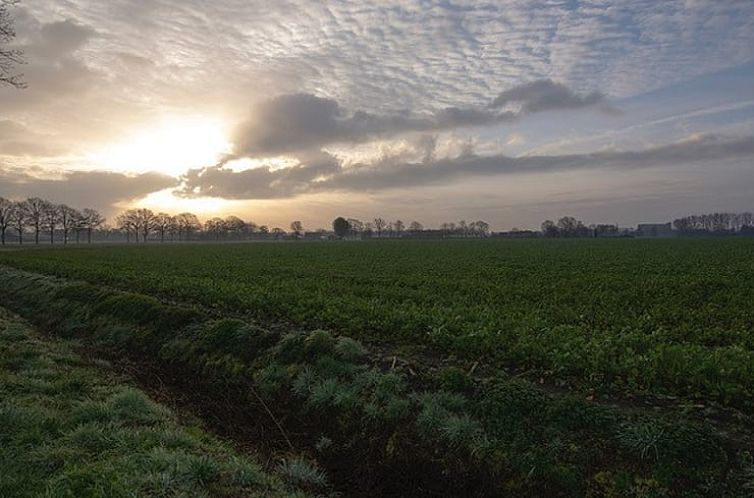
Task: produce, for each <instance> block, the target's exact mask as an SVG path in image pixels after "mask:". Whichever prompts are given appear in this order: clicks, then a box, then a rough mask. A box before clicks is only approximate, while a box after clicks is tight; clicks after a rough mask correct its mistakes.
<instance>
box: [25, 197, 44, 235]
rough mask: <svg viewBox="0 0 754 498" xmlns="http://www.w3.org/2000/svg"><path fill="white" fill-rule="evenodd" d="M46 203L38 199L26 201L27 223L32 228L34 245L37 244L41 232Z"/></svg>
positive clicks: (33, 198)
mask: <svg viewBox="0 0 754 498" xmlns="http://www.w3.org/2000/svg"><path fill="white" fill-rule="evenodd" d="M47 204H48V202H47V201H46V200H44V199H40V198H39V197H32V198H30V199H26V214H27V223H28V224H29V226H31V227H32V228H34V243H35V244H39V232H41V231H42V224H43V222H44V214H45V209H46V208H47Z"/></svg>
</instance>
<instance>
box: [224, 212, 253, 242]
mask: <svg viewBox="0 0 754 498" xmlns="http://www.w3.org/2000/svg"><path fill="white" fill-rule="evenodd" d="M223 223H224V228H225V230H226V231H227V232H228V233H229V234H231V235H232V236H234V237H236V238H237V239H241V237H242V236H243V234H244V233H245V232H246V231H247V230H249V231H250V230H251V226H252V225H253V226H254V228H256V225H254V224H253V223H252V224H249V223H246V222H245V221H244V220H242V219H241V218H239V217H238V216H228V217H227V218H225V220H224V222H223Z"/></svg>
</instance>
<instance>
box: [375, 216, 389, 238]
mask: <svg viewBox="0 0 754 498" xmlns="http://www.w3.org/2000/svg"><path fill="white" fill-rule="evenodd" d="M373 223H374V229H375V230H376V231H377V237H382V232H383V231H384V230H385V227H387V222H386V221H385V220H383V219H382V218H375V219H374V221H373Z"/></svg>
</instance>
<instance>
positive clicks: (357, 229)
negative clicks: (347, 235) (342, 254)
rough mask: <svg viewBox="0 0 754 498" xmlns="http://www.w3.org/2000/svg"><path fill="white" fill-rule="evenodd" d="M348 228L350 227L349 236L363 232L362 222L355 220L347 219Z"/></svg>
mask: <svg viewBox="0 0 754 498" xmlns="http://www.w3.org/2000/svg"><path fill="white" fill-rule="evenodd" d="M346 221H348V226H350V227H351V235H357V234H360V233H362V232H363V231H364V222H362V221H361V220H357V219H356V218H348V220H346Z"/></svg>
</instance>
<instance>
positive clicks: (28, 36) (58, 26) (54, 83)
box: [0, 11, 99, 111]
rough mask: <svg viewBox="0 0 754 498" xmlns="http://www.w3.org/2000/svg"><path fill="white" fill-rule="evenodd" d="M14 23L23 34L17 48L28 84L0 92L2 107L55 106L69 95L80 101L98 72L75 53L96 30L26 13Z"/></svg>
mask: <svg viewBox="0 0 754 498" xmlns="http://www.w3.org/2000/svg"><path fill="white" fill-rule="evenodd" d="M20 12H23V11H20ZM18 24H19V26H18V32H19V34H23V35H24V38H23V39H22V40H21V41H22V43H21V49H22V50H23V52H24V58H25V60H26V63H27V64H26V65H24V66H23V68H22V69H23V73H24V74H23V79H24V81H25V82H26V83H27V84H28V88H26V89H25V90H24V91H17V92H7V91H6V92H0V106H2V108H3V109H4V110H6V111H19V110H21V111H24V110H25V111H28V110H30V109H33V108H40V107H44V106H52V107H56V106H57V105H58V104H59V103H60V102H61V101H65V100H66V99H67V98H69V97H70V98H73V97H75V98H76V99H77V101H78V102H79V105H81V102H80V100H81V99H82V97H83V96H84V95H85V94H86V93H88V92H89V91H91V90H92V89H93V87H94V86H95V82H96V81H97V79H98V77H99V75H98V74H97V73H96V72H95V71H94V70H92V69H91V67H89V66H88V65H87V64H86V63H85V62H83V61H82V60H80V59H79V58H78V57H77V56H76V54H77V52H78V50H79V49H81V48H82V47H84V46H85V45H86V43H87V42H89V41H90V40H91V39H92V38H94V37H96V36H97V33H96V32H95V31H94V30H93V29H92V28H89V27H87V26H84V25H81V24H78V23H76V22H74V21H71V20H64V21H56V22H51V23H40V22H39V21H37V20H36V19H34V18H32V17H29V16H28V15H26V14H24V15H20V16H19V19H18Z"/></svg>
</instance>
